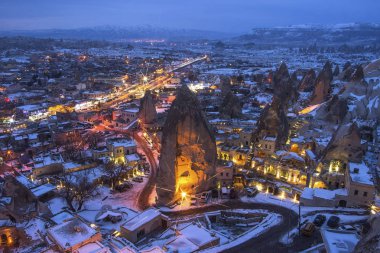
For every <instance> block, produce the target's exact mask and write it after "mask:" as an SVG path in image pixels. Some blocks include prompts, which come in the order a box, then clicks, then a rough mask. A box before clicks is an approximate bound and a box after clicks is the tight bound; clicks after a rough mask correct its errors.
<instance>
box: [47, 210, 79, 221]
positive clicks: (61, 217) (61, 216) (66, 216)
mask: <svg viewBox="0 0 380 253" xmlns="http://www.w3.org/2000/svg"><path fill="white" fill-rule="evenodd" d="M73 218H74V216H73V215H72V214H71V213H69V212H67V211H63V212H60V213H58V214H56V215H54V216H53V217H51V218H50V219H51V220H52V221H54V222H55V223H56V224H61V223H63V222H65V221H68V220H71V219H73Z"/></svg>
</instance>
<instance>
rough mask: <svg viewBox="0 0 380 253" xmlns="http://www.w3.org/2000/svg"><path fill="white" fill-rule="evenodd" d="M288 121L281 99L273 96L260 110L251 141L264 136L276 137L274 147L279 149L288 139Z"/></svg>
mask: <svg viewBox="0 0 380 253" xmlns="http://www.w3.org/2000/svg"><path fill="white" fill-rule="evenodd" d="M288 135H289V122H288V119H287V117H286V113H285V109H284V106H283V104H282V102H281V100H280V99H279V98H277V97H275V98H274V99H273V101H272V103H271V104H270V105H267V106H266V107H265V108H264V110H263V111H262V113H261V115H260V118H259V121H258V123H257V129H256V131H254V132H253V134H252V141H253V142H257V141H258V140H260V139H262V138H264V137H265V136H271V137H276V148H277V149H280V148H281V147H282V145H284V144H285V143H286V141H287V139H288Z"/></svg>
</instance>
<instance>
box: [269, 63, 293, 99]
mask: <svg viewBox="0 0 380 253" xmlns="http://www.w3.org/2000/svg"><path fill="white" fill-rule="evenodd" d="M272 85H273V91H274V92H273V93H274V96H275V97H278V98H279V99H280V101H282V103H283V105H284V106H288V105H289V103H293V102H295V101H296V100H297V97H298V94H297V90H296V87H295V84H294V82H293V80H292V78H291V77H290V75H289V71H288V67H287V66H286V64H285V62H282V63H281V65H280V67H279V68H278V69H277V70H276V72H275V73H274V75H273V83H272Z"/></svg>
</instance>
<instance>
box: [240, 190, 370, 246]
mask: <svg viewBox="0 0 380 253" xmlns="http://www.w3.org/2000/svg"><path fill="white" fill-rule="evenodd" d="M241 200H242V201H243V202H248V203H266V204H273V205H280V206H282V207H285V208H288V209H290V210H292V211H294V212H296V213H298V212H299V205H298V202H296V201H294V200H292V199H287V198H284V199H283V198H280V197H277V196H273V195H271V194H265V193H259V194H258V195H256V197H254V198H249V197H242V198H241ZM365 211H366V210H365V209H360V208H344V207H338V208H334V207H312V206H301V216H302V217H301V224H304V223H306V222H313V221H314V219H315V217H316V216H317V215H318V214H322V215H325V216H326V222H325V223H324V224H323V225H322V226H321V229H323V228H328V227H327V220H328V219H329V218H330V217H331V216H333V215H335V216H338V217H339V218H340V224H341V225H343V224H350V223H356V222H361V221H365V220H367V219H368V217H369V216H368V215H363V213H364V212H365ZM297 233H298V227H296V228H293V229H291V230H290V231H289V233H285V234H284V235H283V236H282V237H281V238H280V239H279V241H280V242H281V243H282V244H285V245H286V244H290V243H292V242H293V238H294V236H296V235H297ZM288 234H289V236H288Z"/></svg>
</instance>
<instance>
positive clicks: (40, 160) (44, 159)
mask: <svg viewBox="0 0 380 253" xmlns="http://www.w3.org/2000/svg"><path fill="white" fill-rule="evenodd" d="M55 163H63V159H62V157H61V155H59V154H48V155H41V156H38V157H36V158H34V168H41V167H44V166H48V165H51V164H55Z"/></svg>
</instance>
